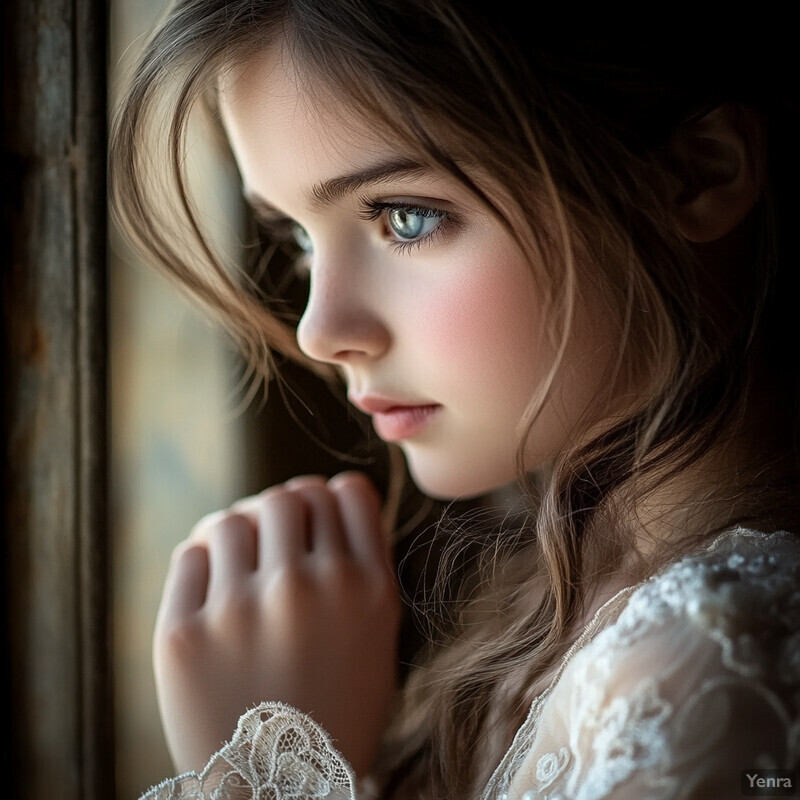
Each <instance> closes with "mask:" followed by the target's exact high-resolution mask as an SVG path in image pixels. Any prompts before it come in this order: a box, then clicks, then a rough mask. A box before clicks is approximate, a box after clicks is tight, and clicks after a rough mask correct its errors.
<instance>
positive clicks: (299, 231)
mask: <svg viewBox="0 0 800 800" xmlns="http://www.w3.org/2000/svg"><path fill="white" fill-rule="evenodd" d="M292 238H293V239H294V242H295V244H296V245H297V246H298V247H299V248H300V249H301V250H302V251H303V252H304V253H311V252H313V250H314V245H313V244H312V242H311V237H310V236H309V235H308V231H307V230H306V229H305V228H304V227H303V226H302V225H298V224H297V223H296V222H295V223H293V224H292Z"/></svg>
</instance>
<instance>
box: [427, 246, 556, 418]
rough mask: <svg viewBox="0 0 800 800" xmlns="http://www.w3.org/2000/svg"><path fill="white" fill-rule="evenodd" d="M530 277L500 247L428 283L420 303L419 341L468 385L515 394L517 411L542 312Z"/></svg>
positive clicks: (533, 371) (533, 367)
mask: <svg viewBox="0 0 800 800" xmlns="http://www.w3.org/2000/svg"><path fill="white" fill-rule="evenodd" d="M535 298H536V294H535V287H534V282H533V278H532V277H531V275H530V273H529V272H528V268H527V265H525V264H524V263H522V264H517V263H512V262H510V261H509V260H504V259H503V254H502V253H498V254H497V256H496V257H492V258H485V259H484V260H477V261H476V260H474V259H471V260H470V261H469V262H466V263H464V264H463V268H461V269H458V268H456V269H455V270H454V271H453V273H452V278H451V280H449V281H447V282H446V283H445V282H443V283H442V284H440V285H439V286H436V287H434V288H433V290H432V291H430V292H429V293H428V295H427V300H426V301H425V302H424V303H423V304H421V305H420V306H418V309H419V311H420V312H421V313H420V314H419V317H420V318H419V328H418V330H419V332H420V340H421V343H422V344H424V346H425V347H426V349H427V350H428V352H429V353H430V356H431V360H432V361H434V362H436V363H435V367H436V369H437V371H441V373H443V374H447V375H450V376H452V378H453V380H454V382H455V383H456V384H459V385H463V386H464V388H465V389H468V390H469V391H470V392H471V394H472V397H473V399H477V396H478V395H479V394H484V393H485V394H487V395H491V396H492V397H493V401H494V402H493V404H494V406H495V407H497V405H498V401H500V403H499V404H500V405H502V401H503V399H504V398H509V399H510V398H513V397H518V398H519V405H520V413H521V411H522V410H524V408H525V407H526V406H527V403H528V401H529V400H530V398H531V396H532V393H533V391H534V388H535V385H536V381H537V373H538V372H539V371H540V369H539V365H538V362H539V360H540V357H541V355H542V354H541V353H539V352H537V342H536V339H537V338H538V337H537V336H536V330H537V328H538V326H539V313H538V309H537V307H536V302H535Z"/></svg>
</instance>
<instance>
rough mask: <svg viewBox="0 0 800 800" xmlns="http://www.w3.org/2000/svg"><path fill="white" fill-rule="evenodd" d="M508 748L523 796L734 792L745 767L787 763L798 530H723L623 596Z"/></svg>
mask: <svg viewBox="0 0 800 800" xmlns="http://www.w3.org/2000/svg"><path fill="white" fill-rule="evenodd" d="M592 627H593V629H592ZM512 750H515V751H516V752H515V753H513V754H511V755H510V758H509V760H508V761H507V762H506V765H507V767H510V766H512V765H514V766H513V773H514V777H513V778H512V775H511V774H507V776H506V781H508V782H507V783H506V786H507V787H509V788H510V789H514V790H517V789H518V790H519V791H518V792H517V794H516V796H519V797H522V796H523V794H524V792H526V791H528V792H533V791H534V790H535V792H537V793H538V794H530V795H529V796H537V797H543V798H557V797H578V796H579V797H581V798H583V797H586V798H606V797H614V798H629V797H630V798H634V797H636V798H656V797H658V798H671V797H676V798H677V797H685V798H701V797H702V798H704V797H711V796H714V797H716V796H720V797H722V796H726V797H727V796H738V795H739V791H740V784H739V781H740V779H741V774H742V770H745V769H749V768H755V767H759V768H764V767H770V766H771V767H775V768H778V767H783V768H786V767H795V766H796V765H797V763H798V760H799V759H800V539H798V537H796V536H794V535H792V534H788V533H775V534H770V535H767V534H761V533H757V532H753V531H747V530H743V529H737V530H734V531H730V532H728V533H726V534H724V535H722V536H720V537H719V538H717V539H716V540H715V541H714V542H713V543H712V544H711V545H710V546H708V547H706V548H704V549H703V550H701V551H698V552H696V553H693V554H691V555H688V556H686V557H685V558H682V559H680V560H679V561H677V562H675V563H674V564H671V565H669V566H668V567H666V568H664V569H663V570H661V571H660V572H659V573H658V574H657V575H655V576H654V577H652V578H651V579H650V580H648V581H646V582H645V583H643V584H641V585H639V586H638V587H636V588H635V589H632V590H628V591H626V592H624V593H621V594H620V595H619V596H618V597H617V598H616V599H615V600H613V601H611V602H610V603H609V604H607V606H606V607H604V608H603V609H601V611H600V612H599V613H598V615H597V617H596V618H595V620H594V623H593V626H590V629H589V630H588V631H587V633H586V634H585V635H584V637H582V640H579V641H578V643H577V644H576V646H575V648H573V651H572V652H571V654H570V655H569V656H568V658H567V659H566V660H565V663H564V665H563V667H562V670H561V672H560V673H559V675H558V676H557V678H556V680H555V681H554V683H553V685H552V687H551V689H550V690H549V691H548V692H547V693H546V694H545V695H543V696H542V697H541V698H540V699H539V700H537V701H536V703H534V707H533V709H532V712H531V716H530V717H529V719H528V722H527V723H526V725H525V726H523V729H522V730H521V731H520V733H519V734H518V737H517V740H516V742H515V746H514V747H513V748H512ZM579 786H580V787H583V788H582V789H581V792H580V793H576V792H577V789H576V787H579ZM589 787H591V791H590V788H589ZM514 796H515V791H510V792H509V797H514Z"/></svg>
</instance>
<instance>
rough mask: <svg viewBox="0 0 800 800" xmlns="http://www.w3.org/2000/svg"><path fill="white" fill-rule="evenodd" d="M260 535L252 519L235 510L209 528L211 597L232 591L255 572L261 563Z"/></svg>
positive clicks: (209, 590)
mask: <svg viewBox="0 0 800 800" xmlns="http://www.w3.org/2000/svg"><path fill="white" fill-rule="evenodd" d="M257 537H258V534H257V530H256V525H255V524H254V522H253V520H252V518H250V517H248V516H245V515H244V514H236V513H232V512H229V513H227V514H224V515H223V516H221V517H220V518H218V519H217V521H216V524H215V525H214V527H213V528H211V529H209V530H208V532H207V534H206V538H207V542H208V545H207V546H208V558H209V572H210V577H209V587H208V593H209V595H210V596H214V595H216V594H217V593H225V592H228V591H230V589H231V588H232V587H236V586H237V585H239V584H240V583H241V582H242V581H243V580H245V579H246V578H247V577H249V576H250V575H251V574H252V573H253V571H254V570H255V569H256V566H257V564H258V553H257V541H258V539H257Z"/></svg>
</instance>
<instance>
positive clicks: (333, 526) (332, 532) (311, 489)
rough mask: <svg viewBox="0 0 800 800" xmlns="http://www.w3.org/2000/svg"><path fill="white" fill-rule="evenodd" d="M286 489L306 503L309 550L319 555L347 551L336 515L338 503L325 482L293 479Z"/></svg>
mask: <svg viewBox="0 0 800 800" xmlns="http://www.w3.org/2000/svg"><path fill="white" fill-rule="evenodd" d="M286 488H287V489H289V490H290V491H292V492H293V493H294V494H296V495H298V496H299V497H301V498H302V499H303V501H304V502H305V503H306V508H307V514H308V531H309V536H310V541H309V546H310V550H311V551H312V552H314V553H317V554H319V555H321V556H339V555H344V554H346V553H347V552H348V546H347V539H346V537H345V533H344V530H343V525H342V520H341V517H340V516H339V504H338V503H337V501H336V498H335V497H334V495H333V494H332V493H331V491H330V489H329V488H328V482H327V479H325V478H321V477H317V476H306V477H301V478H294V479H292V480H291V481H288V482H287V483H286Z"/></svg>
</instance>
